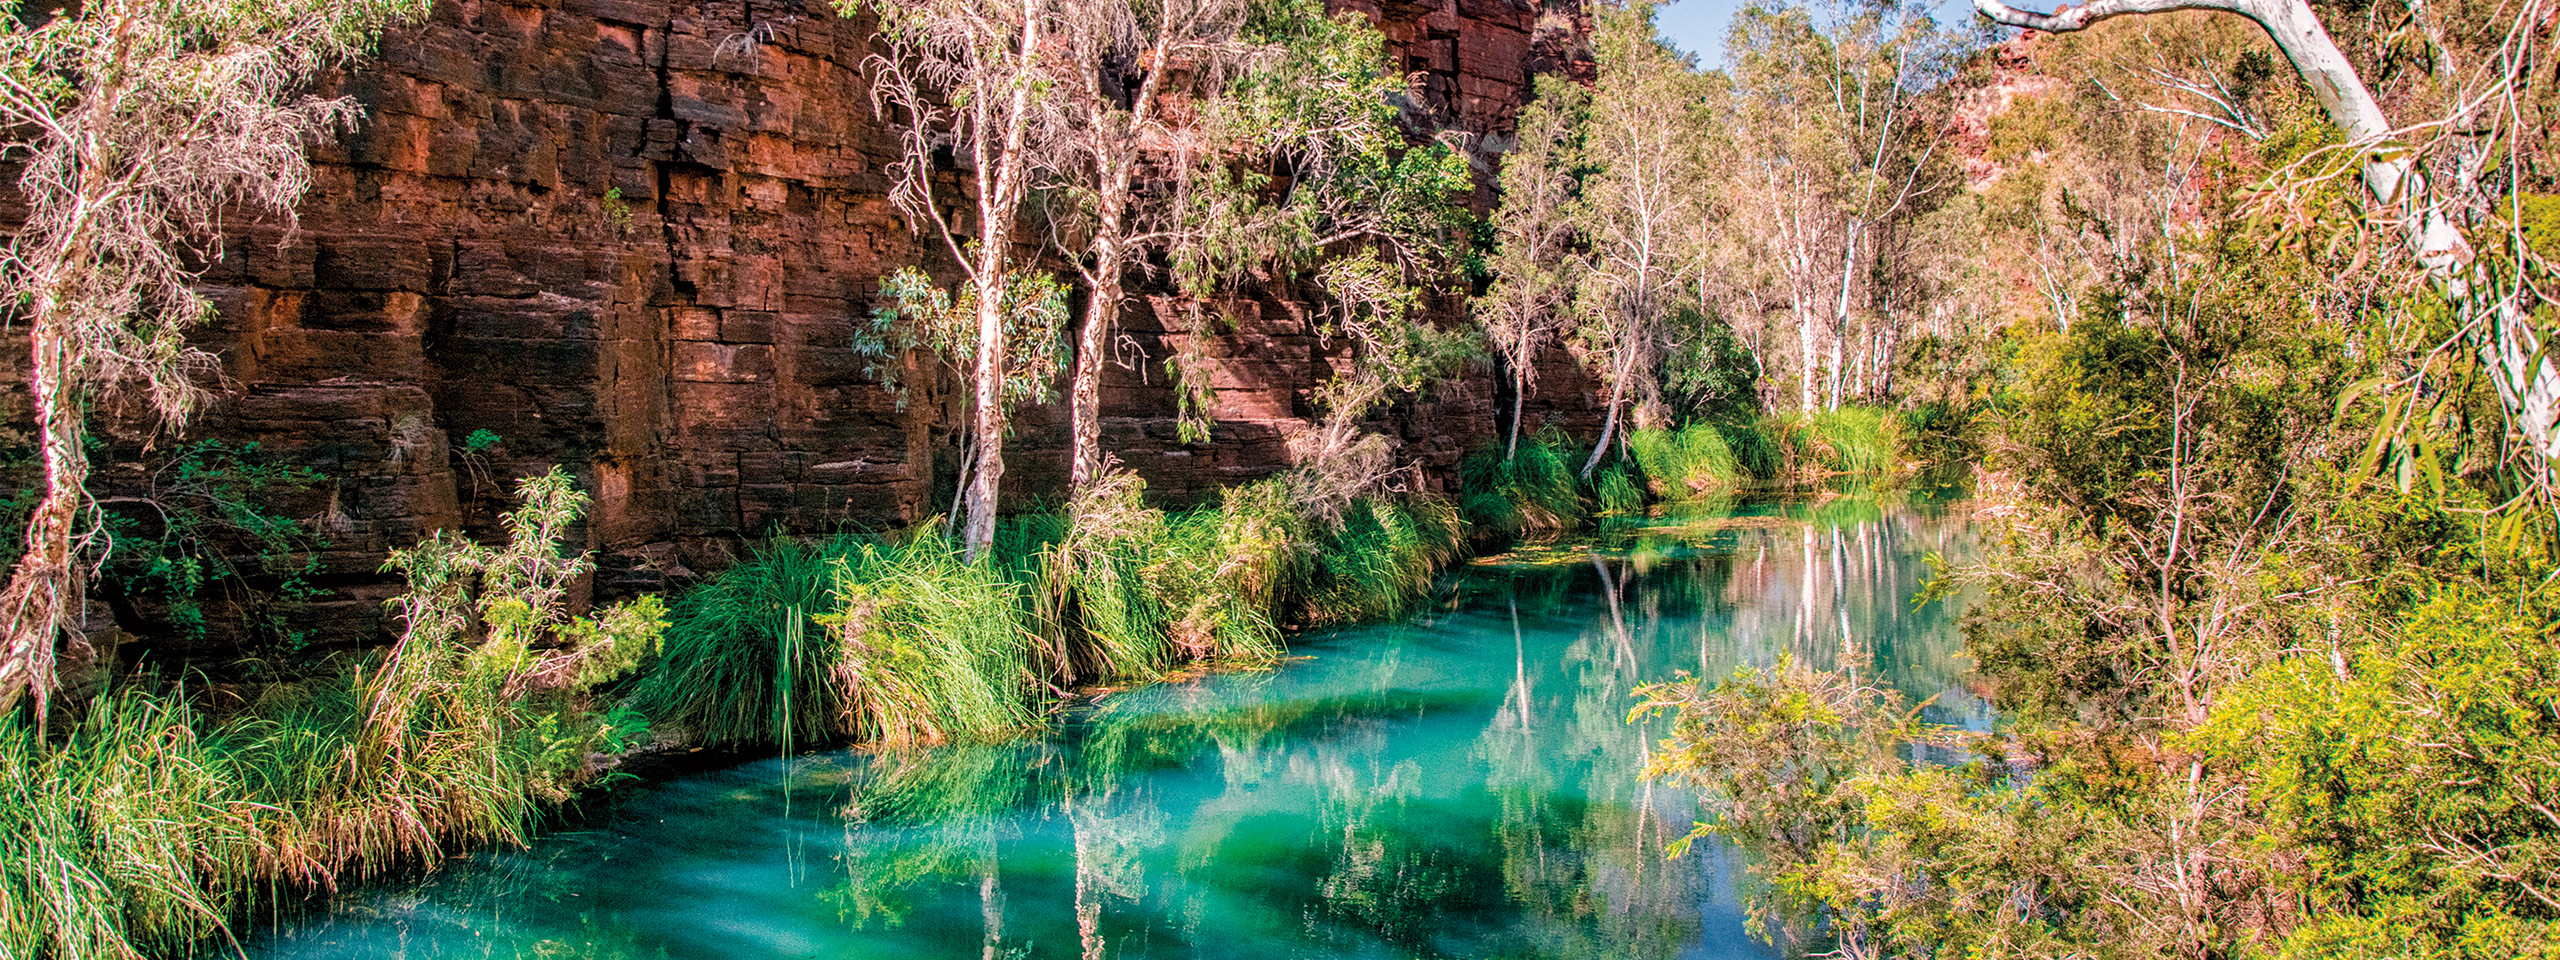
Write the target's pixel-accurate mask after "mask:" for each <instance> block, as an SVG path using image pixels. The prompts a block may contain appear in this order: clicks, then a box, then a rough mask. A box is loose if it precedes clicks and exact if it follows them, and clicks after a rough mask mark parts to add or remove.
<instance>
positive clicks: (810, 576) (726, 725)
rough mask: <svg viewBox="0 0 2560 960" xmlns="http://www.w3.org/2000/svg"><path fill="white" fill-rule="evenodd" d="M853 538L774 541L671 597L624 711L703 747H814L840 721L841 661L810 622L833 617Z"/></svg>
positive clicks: (842, 703)
mask: <svg viewBox="0 0 2560 960" xmlns="http://www.w3.org/2000/svg"><path fill="white" fill-rule="evenodd" d="M854 549H855V544H854V541H853V540H852V538H849V537H839V538H837V539H836V540H834V541H831V542H828V543H825V544H822V545H811V544H807V543H803V542H800V541H797V540H790V539H781V538H777V539H773V540H768V541H766V542H764V543H761V544H758V545H756V547H755V548H754V550H753V551H752V552H751V553H749V555H748V557H747V559H745V560H743V561H740V562H739V563H737V564H736V565H734V566H731V567H730V568H728V569H727V570H723V571H721V572H720V574H719V575H718V576H715V577H713V578H711V579H710V580H708V581H706V582H704V583H702V584H700V585H698V586H695V587H694V588H693V589H691V590H688V591H686V592H685V593H684V594H683V595H681V596H680V597H678V598H677V600H676V602H675V605H674V609H673V611H672V613H671V615H670V616H669V621H670V622H669V624H668V627H667V634H666V644H665V649H664V650H663V651H662V652H661V654H660V656H659V658H658V660H657V662H656V663H655V664H654V665H652V666H651V668H650V669H649V670H648V671H647V672H646V673H645V675H644V676H643V677H642V679H641V681H640V683H639V685H638V687H637V689H635V690H634V691H633V694H632V703H633V705H634V706H635V707H637V708H638V709H639V710H640V712H641V713H643V714H645V715H647V716H649V717H651V718H654V719H655V720H657V721H659V722H661V723H672V724H675V725H677V726H680V727H682V728H683V729H684V730H685V731H686V732H688V733H690V734H692V735H693V736H694V737H695V738H697V739H699V740H701V741H702V742H705V743H715V744H716V743H760V744H782V745H788V744H793V743H820V742H824V741H826V740H827V739H828V737H829V735H830V734H831V733H832V732H834V730H835V728H836V725H837V721H836V718H838V717H841V716H843V715H844V712H845V710H846V702H845V697H844V690H843V689H842V688H841V687H839V686H838V685H836V684H834V683H833V682H832V679H831V678H832V677H833V676H834V670H835V664H836V663H837V661H838V660H840V659H841V657H840V656H839V653H838V651H837V650H836V648H835V647H834V645H832V644H829V643H826V642H825V639H824V638H825V636H826V631H825V630H824V628H823V627H821V626H820V624H819V623H818V619H817V618H818V617H820V616H821V615H824V614H826V613H828V612H831V611H833V610H834V609H835V600H834V591H835V566H836V561H837V560H839V559H841V558H843V557H845V556H847V555H849V554H850V553H852V552H853V550H854Z"/></svg>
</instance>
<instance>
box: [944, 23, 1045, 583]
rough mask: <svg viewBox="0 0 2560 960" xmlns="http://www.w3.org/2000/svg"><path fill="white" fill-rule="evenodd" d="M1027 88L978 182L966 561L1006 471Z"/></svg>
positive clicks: (989, 531) (1021, 89)
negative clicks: (1012, 293)
mask: <svg viewBox="0 0 2560 960" xmlns="http://www.w3.org/2000/svg"><path fill="white" fill-rule="evenodd" d="M1043 6H1044V4H1042V3H1041V2H1040V0H1032V2H1030V3H1028V4H1025V5H1024V7H1023V12H1022V46H1021V49H1020V51H1019V53H1018V55H1019V56H1021V57H1024V58H1026V59H1028V58H1030V57H1032V56H1034V55H1035V54H1036V53H1037V52H1038V50H1039V49H1040V21H1041V19H1042V18H1043V17H1044V16H1046V15H1047V11H1046V10H1044V9H1043ZM1031 88H1032V84H1031V83H1030V82H1029V81H1028V80H1020V81H1017V82H1016V83H1015V84H1014V85H1013V98H1012V99H1013V102H1012V104H1011V109H1010V110H1008V111H1007V112H1006V114H1005V125H1006V129H1005V138H1004V144H1003V146H1002V147H1000V148H999V150H1000V152H999V153H998V154H997V155H996V157H995V160H996V164H995V171H994V175H993V177H992V178H989V177H987V176H985V175H983V174H982V175H981V177H980V179H979V181H978V184H979V186H978V189H979V192H980V194H979V195H980V202H979V204H978V208H979V210H981V211H982V212H983V219H984V222H983V223H980V224H979V225H978V264H977V270H976V273H975V276H974V278H973V279H974V280H975V282H976V285H977V294H978V365H977V375H976V379H977V383H976V384H975V386H976V387H977V403H978V409H977V411H976V415H977V416H976V430H977V434H978V438H977V439H978V465H977V476H976V477H974V478H972V479H971V481H970V484H969V496H968V497H967V500H968V504H967V508H968V523H967V525H966V526H964V527H963V528H962V530H961V541H960V542H961V548H962V553H963V555H964V556H966V557H967V558H968V559H969V560H970V561H972V562H975V561H977V560H979V559H982V558H984V557H985V556H986V554H987V548H988V547H991V546H993V545H994V544H995V540H996V490H997V482H998V481H999V480H1001V479H1002V478H1003V477H1004V420H1005V416H1004V378H1005V366H1006V360H1007V359H1008V358H1007V357H1006V356H1005V342H1004V321H1005V315H1004V311H1005V302H1004V299H1005V298H1004V294H1005V286H1006V281H1007V280H1008V279H1009V274H1010V272H1011V270H1010V267H1011V264H1010V263H1009V261H1010V259H1011V258H1010V256H1008V255H1009V254H1010V253H1011V252H1012V246H1013V218H1014V214H1015V212H1016V211H1017V210H1019V209H1020V208H1021V204H1022V196H1023V194H1024V192H1025V191H1024V184H1023V178H1024V176H1025V171H1024V169H1023V166H1024V160H1023V151H1024V150H1025V149H1028V148H1027V146H1026V144H1025V140H1026V139H1027V138H1028V137H1029V134H1030V125H1031ZM981 116H984V114H983V113H981ZM982 159H983V158H982ZM979 169H980V170H985V169H986V165H985V164H984V163H983V162H981V163H980V165H979ZM988 197H992V198H993V200H991V201H990V200H988V199H986V198H988Z"/></svg>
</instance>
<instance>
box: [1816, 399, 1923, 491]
mask: <svg viewBox="0 0 2560 960" xmlns="http://www.w3.org/2000/svg"><path fill="white" fill-rule="evenodd" d="M1798 436H1800V437H1802V438H1803V439H1804V440H1805V441H1806V443H1807V445H1808V446H1809V447H1810V450H1809V451H1808V452H1809V453H1810V454H1811V456H1810V457H1807V458H1806V459H1808V460H1811V461H1812V462H1814V463H1817V464H1820V465H1821V467H1822V469H1823V470H1825V471H1827V472H1830V473H1835V474H1847V475H1849V476H1852V477H1860V478H1866V479H1875V478H1881V477H1886V476H1891V475H1892V474H1894V473H1896V472H1899V471H1900V470H1901V469H1902V448H1903V439H1902V420H1901V418H1900V417H1897V416H1895V415H1894V413H1893V411H1890V410H1884V409H1880V408H1876V407H1841V408H1839V409H1837V410H1825V411H1823V412H1821V413H1817V414H1814V415H1813V417H1812V418H1811V419H1810V421H1808V422H1807V423H1806V425H1805V430H1804V432H1803V433H1801V434H1799V435H1798Z"/></svg>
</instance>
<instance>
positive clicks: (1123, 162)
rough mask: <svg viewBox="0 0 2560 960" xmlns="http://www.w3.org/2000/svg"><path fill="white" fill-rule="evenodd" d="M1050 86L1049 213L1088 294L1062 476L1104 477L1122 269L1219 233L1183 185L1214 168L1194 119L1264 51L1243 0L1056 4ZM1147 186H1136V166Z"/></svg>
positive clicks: (1081, 481)
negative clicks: (1105, 412)
mask: <svg viewBox="0 0 2560 960" xmlns="http://www.w3.org/2000/svg"><path fill="white" fill-rule="evenodd" d="M1056 10H1057V13H1058V17H1057V30H1056V33H1057V38H1056V41H1055V43H1056V44H1057V47H1058V49H1057V51H1056V55H1055V56H1054V57H1053V58H1052V62H1053V63H1054V64H1055V66H1056V69H1057V78H1056V80H1055V82H1054V84H1053V86H1052V87H1051V88H1050V95H1049V96H1048V97H1047V98H1046V101H1045V102H1046V106H1047V107H1048V108H1049V109H1050V110H1051V111H1053V114H1054V116H1053V118H1052V121H1051V122H1052V123H1053V124H1054V125H1055V128H1056V129H1058V130H1060V131H1061V132H1062V134H1063V136H1062V138H1061V142H1060V147H1061V152H1062V157H1061V162H1060V163H1059V164H1058V166H1057V167H1056V168H1055V169H1053V170H1051V171H1050V172H1051V174H1052V177H1053V179H1052V180H1051V181H1050V182H1049V183H1048V184H1047V186H1048V188H1049V191H1050V192H1051V193H1052V194H1055V195H1059V196H1061V197H1063V198H1064V199H1065V200H1066V201H1067V202H1066V203H1065V204H1062V205H1060V206H1061V209H1060V211H1059V215H1058V216H1056V217H1054V218H1053V223H1055V224H1056V225H1057V226H1058V227H1059V228H1060V229H1058V230H1056V231H1055V232H1056V233H1057V234H1059V236H1058V240H1059V246H1061V247H1062V248H1065V249H1066V251H1067V252H1068V254H1069V256H1071V257H1073V258H1074V259H1075V261H1076V268H1077V270H1078V271H1079V272H1081V273H1082V274H1083V277H1084V281H1085V286H1086V290H1087V299H1086V307H1085V311H1084V318H1083V321H1082V323H1081V324H1080V325H1079V326H1078V328H1077V332H1076V342H1075V369H1074V372H1073V374H1072V375H1071V377H1070V379H1069V386H1068V390H1067V397H1068V400H1067V402H1068V408H1069V412H1068V438H1069V448H1070V450H1069V456H1068V470H1069V477H1070V479H1071V481H1072V483H1073V484H1074V486H1075V489H1077V490H1078V491H1082V490H1084V489H1086V488H1088V487H1089V486H1090V485H1091V484H1092V483H1093V482H1094V481H1095V480H1098V479H1100V478H1101V476H1102V466H1103V461H1102V364H1103V357H1104V355H1105V354H1106V353H1108V352H1109V351H1110V349H1111V347H1110V341H1111V336H1112V334H1111V331H1112V329H1113V327H1114V325H1115V324H1116V323H1117V321H1118V319H1119V314H1120V308H1121V305H1122V304H1123V303H1125V302H1126V301H1127V299H1128V290H1127V281H1126V277H1127V273H1128V270H1129V267H1130V265H1131V263H1132V262H1133V260H1135V259H1137V258H1140V257H1143V256H1144V255H1145V254H1146V253H1147V252H1148V251H1149V250H1155V249H1166V248H1169V247H1171V246H1173V245H1174V244H1176V243H1179V242H1182V241H1183V240H1185V239H1186V238H1192V239H1195V240H1196V238H1197V235H1198V233H1199V232H1200V231H1203V230H1214V229H1218V228H1220V227H1222V226H1226V225H1227V224H1222V223H1220V222H1218V220H1221V219H1224V218H1223V217H1213V216H1203V215H1202V213H1201V211H1200V210H1199V209H1197V207H1198V206H1199V204H1200V203H1201V202H1202V201H1203V200H1204V199H1206V202H1207V204H1208V207H1209V209H1210V210H1212V211H1220V212H1222V211H1221V210H1220V208H1221V205H1220V204H1218V203H1217V202H1216V199H1217V198H1215V197H1214V194H1213V195H1211V196H1210V197H1209V198H1203V197H1202V195H1201V194H1200V193H1198V192H1195V191H1194V190H1193V189H1192V188H1193V186H1194V185H1195V184H1198V183H1200V182H1201V181H1202V180H1203V178H1204V175H1205V174H1206V173H1207V172H1208V171H1207V169H1206V167H1207V166H1208V165H1211V164H1216V163H1221V162H1224V161H1225V159H1226V155H1225V152H1224V151H1222V150H1221V149H1220V146H1221V142H1220V141H1221V140H1222V139H1223V138H1221V137H1219V136H1217V135H1216V133H1215V131H1214V130H1212V129H1210V128H1209V127H1207V126H1205V125H1202V124H1199V123H1196V122H1193V123H1185V122H1184V121H1185V120H1186V119H1192V118H1196V116H1197V115H1198V113H1199V110H1200V106H1201V104H1202V101H1204V100H1213V99H1215V98H1217V97H1219V96H1222V95H1223V94H1224V86H1225V83H1226V80H1227V79H1228V78H1229V76H1230V75H1231V74H1232V73H1233V72H1234V71H1235V70H1236V69H1237V68H1238V67H1239V66H1240V65H1241V64H1243V63H1245V62H1246V61H1248V60H1250V59H1252V58H1254V57H1257V56H1264V55H1268V54H1269V53H1270V52H1271V51H1270V49H1269V47H1268V46H1267V45H1264V44H1256V43H1252V42H1249V41H1248V40H1247V39H1246V38H1245V37H1244V29H1245V25H1246V20H1247V14H1248V13H1249V12H1250V3H1249V2H1248V0H1056ZM1142 170H1143V171H1144V174H1145V176H1146V177H1147V179H1148V180H1149V181H1151V182H1150V183H1148V184H1147V187H1148V189H1146V190H1143V191H1142V190H1139V189H1138V187H1139V179H1140V176H1141V171H1142Z"/></svg>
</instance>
